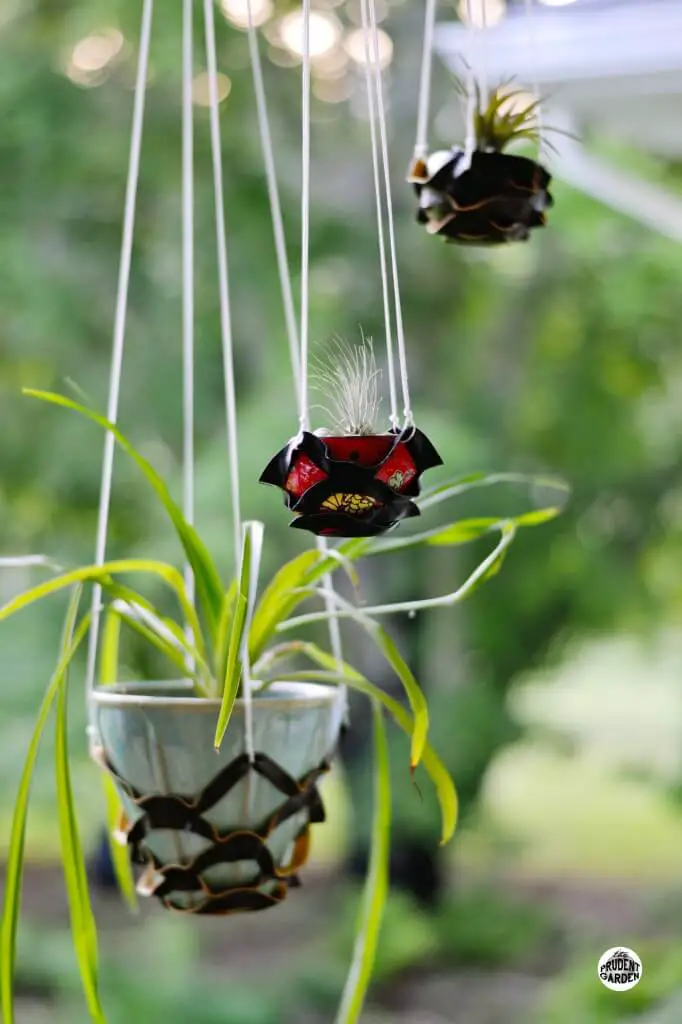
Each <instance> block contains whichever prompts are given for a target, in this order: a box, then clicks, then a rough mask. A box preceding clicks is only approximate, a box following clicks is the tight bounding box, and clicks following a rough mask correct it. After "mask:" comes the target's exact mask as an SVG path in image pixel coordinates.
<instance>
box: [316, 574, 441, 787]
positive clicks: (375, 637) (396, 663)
mask: <svg viewBox="0 0 682 1024" xmlns="http://www.w3.org/2000/svg"><path fill="white" fill-rule="evenodd" d="M334 599H335V601H336V603H337V604H338V605H339V607H340V608H342V609H343V610H344V612H345V615H346V616H347V617H348V618H350V619H352V621H353V622H355V623H356V624H357V625H358V626H360V627H361V628H362V629H364V631H365V633H367V635H368V636H369V637H370V639H371V640H372V641H373V642H374V644H375V646H376V647H377V648H378V650H379V651H380V652H381V653H382V654H383V656H384V657H385V658H386V661H387V662H388V663H389V665H390V666H391V668H392V669H393V671H394V672H395V674H396V675H397V676H398V678H399V679H400V682H401V683H402V685H403V689H404V691H405V696H406V697H407V699H408V701H409V702H410V707H411V708H412V712H413V714H414V730H413V732H412V743H411V749H410V767H411V769H412V770H413V771H414V769H415V768H416V767H417V765H418V764H419V762H420V760H421V757H422V753H423V751H424V745H425V743H426V737H427V734H428V731H429V709H428V705H427V703H426V698H425V697H424V694H423V692H422V689H421V687H420V686H419V683H418V682H417V680H416V679H415V677H414V675H413V673H412V670H411V669H410V667H409V665H408V664H407V662H406V661H405V659H404V658H403V656H402V654H401V653H400V651H399V650H398V648H397V647H396V645H395V643H394V642H393V640H392V639H391V637H390V636H389V634H388V633H387V632H386V630H385V629H384V627H383V626H381V625H379V623H378V622H376V621H375V620H374V619H372V618H370V617H369V615H366V614H365V612H364V611H363V610H361V609H359V608H356V607H355V606H354V605H352V604H351V603H350V602H349V601H346V600H345V599H344V598H342V597H340V596H339V595H338V594H335V595H334ZM332 614H334V613H333V612H331V613H330V612H327V613H324V615H323V617H325V618H329V617H330V616H331V615H332Z"/></svg>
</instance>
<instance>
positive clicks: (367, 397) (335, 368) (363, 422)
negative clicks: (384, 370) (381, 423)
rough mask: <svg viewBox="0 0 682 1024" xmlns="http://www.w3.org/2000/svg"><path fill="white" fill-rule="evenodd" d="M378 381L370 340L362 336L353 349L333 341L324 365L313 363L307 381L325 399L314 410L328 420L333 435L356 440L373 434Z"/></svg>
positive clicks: (378, 370)
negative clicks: (312, 369)
mask: <svg viewBox="0 0 682 1024" xmlns="http://www.w3.org/2000/svg"><path fill="white" fill-rule="evenodd" d="M380 377H381V370H380V369H379V368H378V367H377V363H376V357H375V355H374V346H373V344H372V339H371V338H366V337H365V336H364V335H363V336H362V342H361V343H360V344H355V345H352V344H350V343H349V342H347V341H345V340H344V339H343V338H334V340H333V341H332V342H331V343H330V345H329V347H328V349H327V352H326V358H325V360H324V362H323V361H322V360H316V361H315V364H314V372H313V374H312V378H311V382H312V386H313V387H314V389H315V391H317V392H320V393H323V394H324V395H325V396H326V398H327V402H328V403H329V404H328V405H320V406H318V408H320V409H322V410H323V411H324V412H325V413H326V414H327V416H328V417H329V425H330V427H331V429H332V430H333V431H335V432H337V433H339V434H356V435H360V436H363V435H367V434H375V433H376V421H377V418H378V414H379V406H380V404H381V397H380V395H379V378H380Z"/></svg>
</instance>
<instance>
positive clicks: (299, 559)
mask: <svg viewBox="0 0 682 1024" xmlns="http://www.w3.org/2000/svg"><path fill="white" fill-rule="evenodd" d="M321 561H323V559H321V558H320V555H319V552H317V551H313V550H311V551H303V552H302V553H301V554H300V555H297V556H296V558H292V559H291V561H289V562H287V563H286V564H285V565H283V566H282V568H281V569H280V570H279V571H278V572H277V573H276V574H275V575H274V576H273V578H272V580H271V581H270V584H269V585H268V586H267V587H266V588H265V591H264V592H263V595H262V596H261V599H260V601H259V602H258V604H257V605H256V609H255V611H254V613H253V618H252V620H251V628H250V630H249V656H250V658H251V662H252V663H253V662H254V661H256V659H257V658H258V657H259V656H260V655H261V654H262V653H263V650H264V649H265V645H266V644H267V643H268V641H269V640H270V639H271V637H272V635H273V633H274V632H275V630H276V629H277V626H278V625H279V624H280V622H282V621H283V620H284V619H286V618H288V616H289V615H290V614H291V612H292V611H293V610H294V608H296V607H297V605H298V604H300V602H301V601H302V600H303V599H304V597H305V594H299V593H295V591H296V590H297V589H299V588H301V587H303V581H304V579H305V577H306V573H307V572H308V571H309V570H310V569H311V568H312V567H313V566H314V565H317V564H319V562H321Z"/></svg>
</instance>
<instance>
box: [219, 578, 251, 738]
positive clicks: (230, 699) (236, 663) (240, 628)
mask: <svg viewBox="0 0 682 1024" xmlns="http://www.w3.org/2000/svg"><path fill="white" fill-rule="evenodd" d="M248 606H249V602H248V600H247V598H246V596H245V595H244V594H238V595H237V604H236V607H235V612H234V618H233V620H232V631H231V633H230V644H229V647H228V649H227V667H226V669H225V684H224V686H223V694H222V700H221V703H220V712H219V714H218V724H217V725H216V731H215V738H214V740H213V745H214V747H215V749H216V750H220V744H221V743H222V742H223V736H224V735H225V731H226V729H227V727H228V725H229V722H230V716H231V714H232V708H233V707H234V702H235V700H236V699H237V692H238V690H239V684H240V682H241V676H242V661H241V658H240V657H239V655H240V652H241V649H242V643H243V640H244V629H245V626H246V612H247V610H248Z"/></svg>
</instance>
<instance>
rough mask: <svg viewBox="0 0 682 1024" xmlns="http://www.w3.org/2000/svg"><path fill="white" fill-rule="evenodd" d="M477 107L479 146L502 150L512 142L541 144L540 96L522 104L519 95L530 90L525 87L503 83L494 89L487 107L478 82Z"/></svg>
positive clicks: (475, 128)
mask: <svg viewBox="0 0 682 1024" xmlns="http://www.w3.org/2000/svg"><path fill="white" fill-rule="evenodd" d="M474 88H475V90H476V107H475V113H474V131H475V134H476V145H477V147H478V148H479V149H488V150H490V149H492V150H495V151H496V152H498V153H499V152H501V151H502V150H503V149H505V148H506V147H507V146H508V145H510V143H512V142H518V141H519V140H521V139H525V140H526V141H527V142H532V143H539V142H540V132H539V129H538V120H537V114H538V107H539V105H540V100H539V99H533V100H530V101H529V102H527V103H525V105H524V104H523V103H521V104H519V103H518V102H516V101H517V100H518V98H519V97H525V96H526V95H527V93H526V92H525V91H524V90H523V89H510V88H509V83H504V84H502V85H500V86H498V88H497V89H494V90H493V91H492V92H491V93H490V96H489V97H488V101H487V104H486V105H485V106H484V104H483V97H482V95H481V88H480V86H479V85H478V83H476V85H475V86H474Z"/></svg>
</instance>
